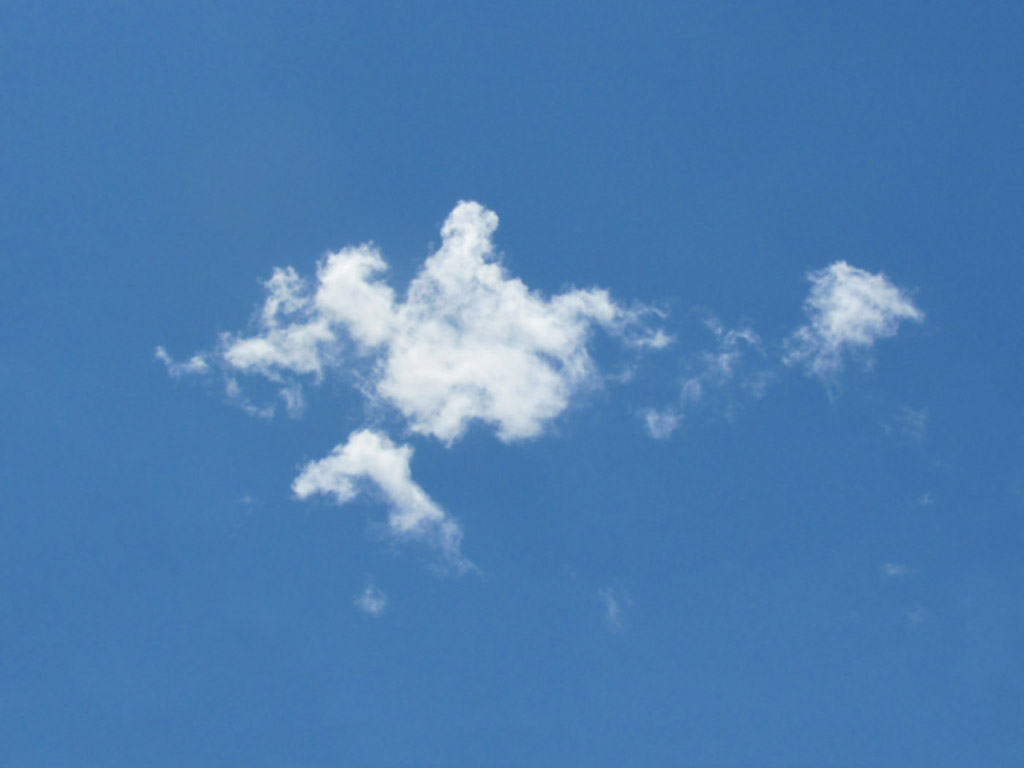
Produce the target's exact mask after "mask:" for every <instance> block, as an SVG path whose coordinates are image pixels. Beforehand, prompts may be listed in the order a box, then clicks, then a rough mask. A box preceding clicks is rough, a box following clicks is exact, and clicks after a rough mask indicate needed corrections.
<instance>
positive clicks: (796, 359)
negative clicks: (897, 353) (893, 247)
mask: <svg viewBox="0 0 1024 768" xmlns="http://www.w3.org/2000/svg"><path fill="white" fill-rule="evenodd" d="M807 279H808V280H809V281H810V282H811V292H810V295H809V296H808V297H807V300H806V301H805V302H804V311H805V312H806V313H807V317H808V320H809V321H810V322H809V323H808V324H807V325H804V326H802V327H801V328H799V329H797V331H796V332H795V333H793V334H792V335H791V336H790V337H789V338H788V339H787V340H786V349H785V354H784V355H783V362H785V363H786V365H796V364H798V363H803V364H804V366H805V368H806V370H807V372H808V373H809V374H812V375H815V376H819V377H822V378H828V377H830V376H832V375H834V374H836V373H838V372H839V371H840V370H841V369H842V367H843V356H844V354H845V353H846V352H847V351H850V350H860V351H864V352H866V351H868V350H870V349H871V348H872V347H873V346H874V343H875V341H877V340H878V339H882V338H888V337H891V336H895V335H896V332H897V331H898V329H899V324H900V322H902V321H903V320H914V321H915V322H921V321H922V320H924V313H923V312H922V311H921V310H920V309H918V308H917V307H916V306H914V304H913V302H912V301H911V300H910V299H909V298H908V297H907V296H906V294H904V293H903V291H901V290H900V289H899V288H897V287H896V286H895V285H893V284H892V283H891V282H889V279H888V278H887V277H886V276H885V275H883V274H881V273H879V274H872V273H870V272H867V271H865V270H863V269H858V268H857V267H852V266H850V265H849V264H847V263H846V262H845V261H838V262H836V263H835V264H832V265H831V266H829V267H826V268H825V269H822V270H819V271H817V272H811V273H810V274H808V275H807Z"/></svg>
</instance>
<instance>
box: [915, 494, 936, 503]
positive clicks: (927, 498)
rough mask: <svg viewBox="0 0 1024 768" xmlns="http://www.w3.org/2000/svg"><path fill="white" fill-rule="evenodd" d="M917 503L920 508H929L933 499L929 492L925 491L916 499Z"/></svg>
mask: <svg viewBox="0 0 1024 768" xmlns="http://www.w3.org/2000/svg"><path fill="white" fill-rule="evenodd" d="M917 503H918V504H920V505H921V506H922V507H930V506H931V505H932V504H934V503H935V499H934V498H933V497H932V494H931V491H925V492H924V493H922V494H921V495H920V496H918V497H917Z"/></svg>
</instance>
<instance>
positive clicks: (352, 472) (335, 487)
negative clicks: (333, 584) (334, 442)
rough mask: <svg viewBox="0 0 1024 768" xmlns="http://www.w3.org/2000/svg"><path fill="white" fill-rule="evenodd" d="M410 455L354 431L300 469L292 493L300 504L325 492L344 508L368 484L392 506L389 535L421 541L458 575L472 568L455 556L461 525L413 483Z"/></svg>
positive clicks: (373, 436)
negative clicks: (331, 449) (434, 548)
mask: <svg viewBox="0 0 1024 768" xmlns="http://www.w3.org/2000/svg"><path fill="white" fill-rule="evenodd" d="M412 454H413V449H412V447H410V446H408V445H401V446H396V445H395V444H394V443H392V442H391V441H390V440H389V439H388V438H387V437H386V436H385V435H383V434H381V433H380V432H373V431H370V430H366V429H364V430H360V431H358V432H353V433H352V434H351V435H349V438H348V442H347V443H345V444H344V445H338V446H336V447H335V449H334V450H333V451H331V453H330V454H329V455H328V456H326V457H325V458H323V459H320V460H319V461H312V462H310V463H309V464H307V465H306V466H305V467H303V468H302V471H301V472H300V473H299V476H298V477H296V478H295V481H294V482H293V483H292V490H293V491H294V493H295V495H296V496H298V497H299V498H300V499H305V498H308V497H309V496H312V495H313V494H316V493H323V494H327V495H330V496H333V497H334V500H335V501H336V502H337V503H338V504H346V503H348V502H349V501H352V500H353V499H355V498H356V496H358V495H359V492H360V490H361V488H362V487H363V481H369V482H371V483H372V484H373V485H374V486H376V488H377V489H378V490H379V491H380V492H381V493H382V494H383V496H384V498H385V499H386V500H387V502H388V504H389V505H390V507H391V510H390V512H389V514H388V530H389V531H390V533H391V534H392V535H394V536H396V537H398V538H400V539H417V540H421V541H425V542H427V543H428V544H430V545H432V546H434V547H436V548H437V549H438V550H439V551H440V552H441V553H442V555H443V556H444V557H445V559H446V560H447V561H448V562H449V563H450V564H451V565H454V566H456V568H458V570H460V571H463V570H466V569H468V568H471V567H472V564H471V563H470V562H469V561H467V560H466V559H465V558H463V556H462V554H461V553H460V552H459V544H460V542H461V541H462V529H461V528H460V527H459V524H458V523H457V522H456V521H455V520H454V519H453V518H452V517H451V516H449V515H448V514H447V513H446V512H445V511H444V510H443V509H441V507H439V506H438V505H437V504H436V503H435V502H434V501H433V500H432V499H431V498H430V497H429V496H428V495H427V494H426V492H424V490H423V489H422V488H421V487H420V486H419V485H417V484H416V482H415V481H414V480H413V479H412V472H411V471H410V469H409V461H410V459H411V458H412Z"/></svg>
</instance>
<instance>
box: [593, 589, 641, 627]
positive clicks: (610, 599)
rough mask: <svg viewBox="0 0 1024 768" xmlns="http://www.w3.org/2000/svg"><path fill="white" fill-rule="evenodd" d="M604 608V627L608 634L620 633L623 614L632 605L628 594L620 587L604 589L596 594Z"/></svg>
mask: <svg viewBox="0 0 1024 768" xmlns="http://www.w3.org/2000/svg"><path fill="white" fill-rule="evenodd" d="M597 595H598V597H599V598H600V599H601V603H602V605H603V606H604V626H605V628H606V629H607V630H608V631H609V632H621V631H622V620H623V614H624V612H625V610H626V609H627V608H629V607H630V606H632V605H633V600H632V598H631V597H630V596H629V593H628V592H627V591H626V590H624V589H622V587H604V588H602V589H599V590H598V592H597Z"/></svg>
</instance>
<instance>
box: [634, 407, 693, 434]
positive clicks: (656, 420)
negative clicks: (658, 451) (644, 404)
mask: <svg viewBox="0 0 1024 768" xmlns="http://www.w3.org/2000/svg"><path fill="white" fill-rule="evenodd" d="M640 418H642V419H643V421H644V428H645V429H646V430H647V434H648V435H650V436H651V437H653V438H654V439H655V440H668V439H669V438H670V437H671V436H672V433H673V432H675V431H676V428H677V427H678V426H679V422H681V421H682V419H683V416H682V414H681V413H679V412H678V411H676V410H675V409H674V408H664V409H662V410H660V411H659V410H656V409H654V408H646V409H644V410H642V411H640Z"/></svg>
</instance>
